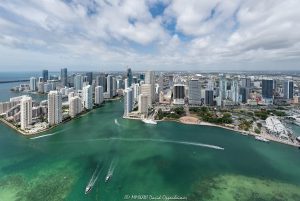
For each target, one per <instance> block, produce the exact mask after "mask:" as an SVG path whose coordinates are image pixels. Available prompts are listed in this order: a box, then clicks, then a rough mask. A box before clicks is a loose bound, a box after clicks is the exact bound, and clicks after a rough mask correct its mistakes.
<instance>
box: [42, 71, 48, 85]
mask: <svg viewBox="0 0 300 201" xmlns="http://www.w3.org/2000/svg"><path fill="white" fill-rule="evenodd" d="M42 73H43V79H44V82H47V80H48V78H49V75H48V70H43V72H42Z"/></svg>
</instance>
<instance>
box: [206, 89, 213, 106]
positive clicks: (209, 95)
mask: <svg viewBox="0 0 300 201" xmlns="http://www.w3.org/2000/svg"><path fill="white" fill-rule="evenodd" d="M205 104H206V105H209V106H213V105H214V91H213V90H205Z"/></svg>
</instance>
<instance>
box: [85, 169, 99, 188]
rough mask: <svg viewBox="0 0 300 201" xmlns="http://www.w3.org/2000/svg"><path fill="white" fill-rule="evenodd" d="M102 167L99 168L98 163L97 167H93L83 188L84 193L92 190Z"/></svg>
mask: <svg viewBox="0 0 300 201" xmlns="http://www.w3.org/2000/svg"><path fill="white" fill-rule="evenodd" d="M101 170H102V168H100V165H99V164H98V165H97V168H96V169H95V171H94V173H93V175H92V177H91V179H90V181H89V183H88V184H87V186H86V188H85V194H87V193H88V192H89V191H91V190H92V188H93V187H94V185H95V183H96V181H97V180H98V177H99V176H100V173H101Z"/></svg>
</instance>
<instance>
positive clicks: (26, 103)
mask: <svg viewBox="0 0 300 201" xmlns="http://www.w3.org/2000/svg"><path fill="white" fill-rule="evenodd" d="M20 109H21V110H20V111H21V114H20V119H21V129H23V130H25V129H27V128H28V127H29V125H30V124H31V123H32V98H31V97H30V96H23V97H22V99H21V102H20Z"/></svg>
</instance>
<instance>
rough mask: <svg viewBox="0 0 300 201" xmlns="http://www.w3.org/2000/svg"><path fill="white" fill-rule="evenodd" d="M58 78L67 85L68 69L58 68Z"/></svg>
mask: <svg viewBox="0 0 300 201" xmlns="http://www.w3.org/2000/svg"><path fill="white" fill-rule="evenodd" d="M60 80H61V83H62V85H63V86H68V69H67V68H62V69H61V70H60Z"/></svg>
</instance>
